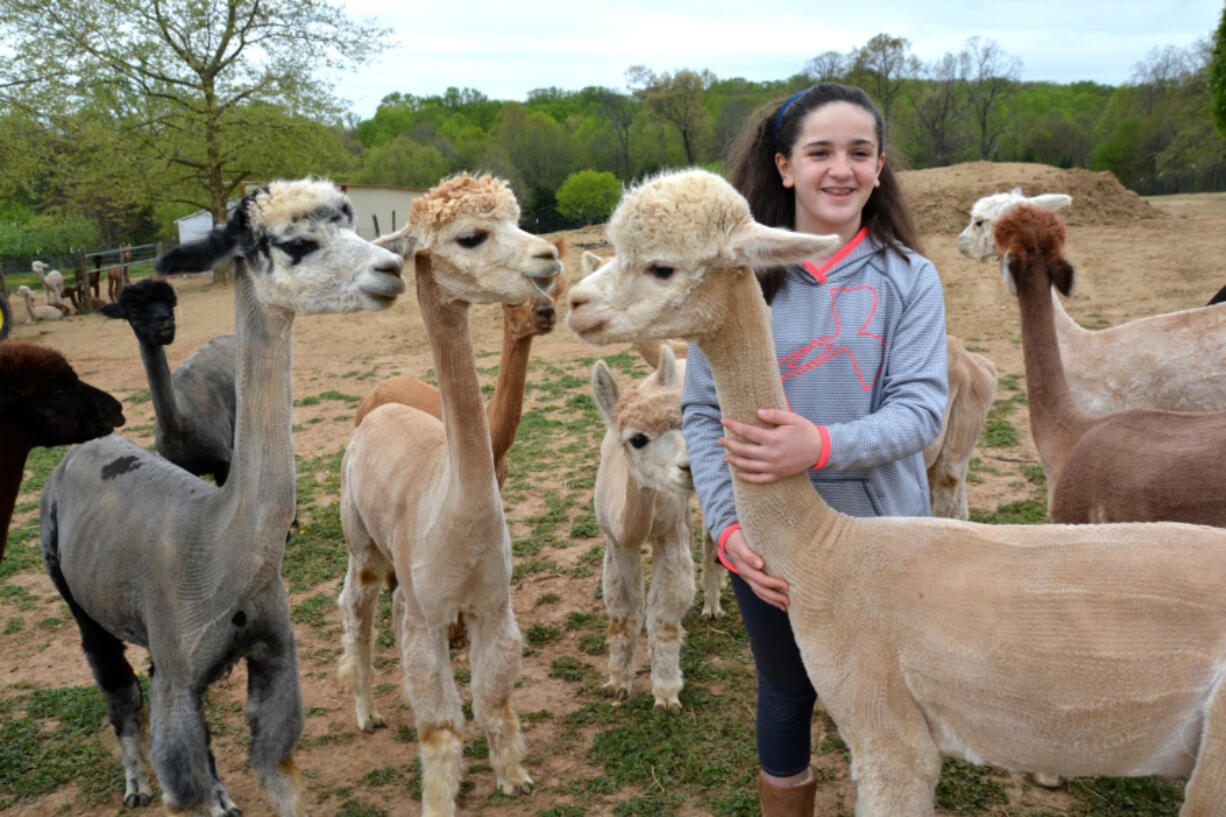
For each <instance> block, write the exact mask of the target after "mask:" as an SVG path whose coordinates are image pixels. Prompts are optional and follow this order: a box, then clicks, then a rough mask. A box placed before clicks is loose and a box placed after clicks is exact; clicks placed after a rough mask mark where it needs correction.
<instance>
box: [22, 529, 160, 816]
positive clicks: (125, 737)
mask: <svg viewBox="0 0 1226 817" xmlns="http://www.w3.org/2000/svg"><path fill="white" fill-rule="evenodd" d="M49 538H50V537H49V536H48V535H47V532H46V531H45V530H44V541H47V540H48V539H49ZM47 567H48V571H49V573H50V574H51V580H52V583H53V584H54V585H55V586H56V589H58V590H59V591H60V595H61V596H63V597H64V600H65V601H66V602H67V603H68V609H69V610H70V611H71V612H72V615H73V618H75V619H76V621H77V628H78V629H79V630H80V632H81V648H82V650H84V652H85V659H86V660H87V661H88V662H89V668H90V670H91V671H92V672H93V674H94V681H95V682H97V684H98V688H99V689H101V690H102V694H103V695H105V696H106V709H107V715H108V717H109V718H110V721H111V726H112V728H114V730H115V737H116V738H118V739H119V749H120V754H121V758H122V762H123V776H124V790H123V804H124V806H126V807H127V808H135V807H137V806H147V805H149V802H150V801H151V800H152V799H153V789H152V787H151V786H150V785H149V777H148V775H147V774H146V771H145V764H146V758H145V751H144V738H145V734H144V729H143V728H142V727H143V722H142V717H141V714H142V709H143V701H144V697H143V695H142V693H141V689H140V682H139V681H137V679H136V673H134V672H133V671H132V665H131V664H129V663H128V660H127V659H126V658H124V654H123V653H124V645H123V642H122V641H120V640H119V639H118V638H115V636H113V635H111V634H110V633H108V632H107V631H106V630H104V629H102V627H101V625H99V624H98V623H97V622H96V621H94V620H93V619H92V618H90V617H89V614H88V613H86V612H85V611H84V610H83V609H81V607H80V605H78V604H77V603H76V600H75V599H73V597H72V592H71V591H70V590H69V588H68V583H67V581H66V580H65V579H64V574H63V572H62V571H61V570H60V566H59V563H58V561H56V560H55V558H54V557H51V556H49V557H48V558H47Z"/></svg>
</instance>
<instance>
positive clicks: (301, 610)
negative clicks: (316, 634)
mask: <svg viewBox="0 0 1226 817" xmlns="http://www.w3.org/2000/svg"><path fill="white" fill-rule="evenodd" d="M335 606H336V599H335V598H333V597H332V596H330V595H328V594H327V593H316V594H315V595H313V596H311V597H310V598H308V599H304V600H303V601H301V602H299V603H298V604H297V605H296V606H295V607H294V609H293V611H292V612H291V613H290V620H291V621H293V622H294V623H295V624H306V625H308V626H311V627H322V626H324V622H325V616H326V615H327V613H328V611H329V610H330V609H332V608H333V607H335Z"/></svg>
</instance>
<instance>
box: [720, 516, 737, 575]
mask: <svg viewBox="0 0 1226 817" xmlns="http://www.w3.org/2000/svg"><path fill="white" fill-rule="evenodd" d="M740 529H741V523H740V522H733V523H732V524H731V525H729V526H728V527H726V528H724V531H723V533H721V534H720V535H719V546H718V547H717V548H716V549H715V555H716V556H717V557H718V558H719V561H720V564H722V565H723V566H724V567H726V568H728V569H729V570H730V571H732V572H733V573H737V569H736V568H735V567H733V566H732V563H731V562H729V561H728V559H727V557H726V556H725V555H724V543H725V542H727V541H728V537H729V536H731V535H732V534H733V532H734V531H738V530H740ZM738 575H739V574H738Z"/></svg>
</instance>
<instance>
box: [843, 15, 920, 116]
mask: <svg viewBox="0 0 1226 817" xmlns="http://www.w3.org/2000/svg"><path fill="white" fill-rule="evenodd" d="M910 49H911V42H910V40H907V39H906V38H904V37H892V36H890V35H889V34H878V35H877V36H875V37H873V38H872V39H871V40H869V41H868V42H867V43H865V44H864V45H863V46H862V47H860V48H855V49H852V51H851V53H850V54H849V55H848V61H849V62H850V63H851V76H852V77H853V78H854V81H855V82H856V84H858V85H860V86H861V87H862V88H864V90H865V91H867V92H868V93H869V95H870V96H871V97H872V98H873V99H875V100H876V101H877V104H878V105H880V106H881V115H882V117H884V119H885V121H886V122H887V123H892V122H893V114H894V105H895V102H896V101H897V99H898V97H899V95H900V94H901V93H902V90H903V85H904V82H905V81H906V80H907V78H908V77H914V76H917V75H918V74H919V73H920V71H921V69H922V66H921V64H920V61H919V60H918V59H917V58H916V57H915V56H913V55H912V54H910V53H908V52H909V51H910Z"/></svg>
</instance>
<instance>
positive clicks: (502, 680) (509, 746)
mask: <svg viewBox="0 0 1226 817" xmlns="http://www.w3.org/2000/svg"><path fill="white" fill-rule="evenodd" d="M470 624H471V627H470V632H471V636H470V637H471V641H472V647H471V649H470V652H469V654H470V657H471V659H472V670H473V673H472V685H473V717H474V719H475V720H476V721H477V724H478V725H479V726H480V727H481V728H482V729H483V730H485V734H486V737H487V738H488V739H489V744H490V763H491V765H493V767H494V774H495V775H496V777H497V779H498V789H499V791H501V792H502V793H503V794H527V793H528V792H530V791H532V785H533V784H532V778H531V777H529V776H528V772H527V770H525V769H524V767H523V758H524V738H523V733H522V732H520V728H519V716H518V715H516V714H515V710H514V709H512V708H511V691H512V690H513V689H514V688H515V682H516V681H518V680H519V662H520V654H521V653H522V651H523V638H522V637H521V636H520V634H519V627H518V626H517V625H516V624H515V617H514V615H513V614H512V613H511V602H510V599H507V601H506V604H505V606H504V607H503V608H502V609H501V610H499V611H496V612H494V613H493V614H492V615H480V616H473V617H472V618H471V619H470Z"/></svg>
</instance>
